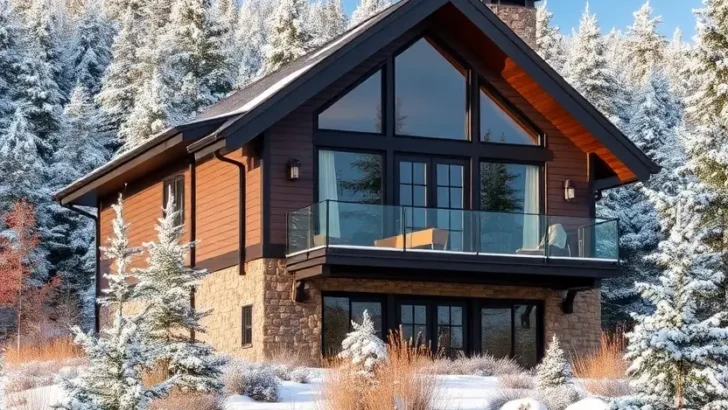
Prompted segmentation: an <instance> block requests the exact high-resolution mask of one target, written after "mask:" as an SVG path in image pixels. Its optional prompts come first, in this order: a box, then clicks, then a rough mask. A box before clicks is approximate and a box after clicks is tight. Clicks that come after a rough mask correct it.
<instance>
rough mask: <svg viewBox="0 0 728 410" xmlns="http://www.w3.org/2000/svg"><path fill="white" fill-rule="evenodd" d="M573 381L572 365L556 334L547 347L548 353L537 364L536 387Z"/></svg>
mask: <svg viewBox="0 0 728 410" xmlns="http://www.w3.org/2000/svg"><path fill="white" fill-rule="evenodd" d="M569 383H571V367H570V366H569V362H568V361H567V360H566V355H565V354H564V350H563V349H561V344H560V343H559V339H558V338H557V337H556V335H554V337H553V338H552V339H551V343H549V348H548V349H546V355H545V356H544V358H543V360H541V363H539V364H538V366H536V387H538V388H539V389H549V388H553V387H561V386H564V385H567V384H569Z"/></svg>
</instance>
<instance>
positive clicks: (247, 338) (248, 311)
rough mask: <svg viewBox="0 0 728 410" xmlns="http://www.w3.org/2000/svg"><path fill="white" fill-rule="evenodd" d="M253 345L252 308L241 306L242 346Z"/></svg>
mask: <svg viewBox="0 0 728 410" xmlns="http://www.w3.org/2000/svg"><path fill="white" fill-rule="evenodd" d="M252 344H253V307H252V306H243V346H250V345H252Z"/></svg>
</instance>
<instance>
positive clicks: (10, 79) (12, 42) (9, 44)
mask: <svg viewBox="0 0 728 410" xmlns="http://www.w3.org/2000/svg"><path fill="white" fill-rule="evenodd" d="M21 36H22V32H21V26H20V22H19V21H18V19H17V17H16V15H15V13H14V11H13V10H12V7H11V5H10V1H9V0H0V135H2V134H3V132H4V131H6V130H7V128H8V127H9V126H10V119H11V118H12V117H13V114H14V112H15V102H14V101H13V98H12V97H13V96H14V95H15V94H16V93H17V91H16V86H17V83H18V74H19V73H18V70H17V68H18V66H19V64H20V61H21V53H22V47H21ZM0 187H1V183H0ZM0 189H2V188H0Z"/></svg>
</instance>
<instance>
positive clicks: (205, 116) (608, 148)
mask: <svg viewBox="0 0 728 410" xmlns="http://www.w3.org/2000/svg"><path fill="white" fill-rule="evenodd" d="M448 4H450V5H452V6H454V7H455V8H456V9H457V10H458V11H459V13H461V14H462V15H463V16H465V17H466V18H467V19H468V20H469V21H470V22H471V23H472V24H473V25H474V26H476V27H477V29H478V30H479V31H480V32H481V33H482V34H484V35H485V36H487V38H488V39H489V40H491V41H492V43H494V44H495V46H497V47H498V48H499V49H500V50H502V52H503V53H505V54H506V55H507V56H508V57H509V58H510V59H511V60H512V61H513V62H514V63H515V64H516V65H517V66H518V68H519V69H521V70H522V71H523V72H525V74H527V75H528V76H530V77H531V78H532V79H533V80H534V81H535V82H536V83H537V86H538V87H540V88H542V89H543V90H545V91H546V92H547V93H548V94H549V96H550V97H552V98H553V100H554V103H556V104H558V105H559V106H560V107H562V108H563V110H565V112H566V113H568V114H569V115H570V116H573V117H574V118H576V119H577V120H578V121H579V123H580V125H581V126H583V128H584V132H585V133H588V134H590V135H591V136H593V137H594V139H595V140H596V143H598V144H599V145H600V147H601V153H598V155H599V156H600V158H602V160H604V161H605V162H607V163H610V162H611V163H620V164H624V166H625V167H626V168H627V169H628V170H629V172H626V173H624V174H621V175H620V174H618V178H615V179H614V181H613V182H610V186H617V185H621V184H624V183H628V182H632V181H634V180H636V179H640V180H645V179H647V178H649V175H650V174H653V173H656V172H658V171H659V167H658V166H657V165H656V164H655V163H654V162H653V161H652V160H650V159H649V158H648V157H647V156H646V155H645V154H644V153H643V152H642V151H641V150H640V149H639V148H637V147H636V146H635V145H634V144H633V143H632V142H631V141H630V140H629V139H628V138H627V137H626V136H625V135H624V134H623V133H622V132H621V131H620V130H619V129H618V128H617V127H615V126H614V125H613V124H612V123H611V122H610V121H609V120H607V119H606V118H605V117H604V115H602V114H601V113H600V112H599V111H598V110H597V109H596V108H594V107H593V106H592V105H591V104H590V103H589V102H588V101H587V100H586V99H585V98H584V97H583V96H582V95H581V94H580V93H579V92H578V91H576V90H575V89H574V88H573V87H571V86H570V85H569V84H568V83H567V82H566V81H565V80H564V79H563V78H562V77H561V76H560V75H559V74H558V73H556V71H555V70H554V69H553V68H551V67H550V66H549V64H548V63H546V62H545V61H543V59H542V58H541V57H539V56H538V55H537V54H536V52H535V51H534V50H532V49H531V48H530V47H529V46H528V45H527V44H526V43H525V42H524V41H523V40H522V39H521V38H520V37H519V36H518V35H516V34H515V33H514V32H513V31H512V30H511V29H510V27H508V26H507V25H506V24H505V23H503V21H501V19H500V18H499V17H498V16H497V15H495V13H494V12H493V11H492V10H490V9H489V8H488V7H487V6H486V5H485V4H483V3H482V2H481V1H480V0H400V1H399V2H397V3H394V4H393V5H391V6H390V7H388V8H387V9H385V10H383V11H381V12H380V13H378V14H376V15H374V16H372V17H370V18H369V19H368V20H365V21H364V22H362V23H360V24H359V25H357V26H356V27H354V28H352V29H350V30H348V31H347V32H345V33H344V34H342V35H341V36H339V37H338V38H336V39H334V40H332V41H330V42H329V43H327V44H325V45H324V46H322V47H321V48H319V49H317V50H315V51H313V52H311V53H309V54H307V55H305V56H303V57H301V58H299V59H297V60H295V61H293V62H291V63H290V64H288V65H286V66H283V67H281V68H280V69H279V70H277V71H275V72H273V73H271V74H269V75H267V76H265V77H263V78H261V79H259V80H257V81H255V82H253V83H251V84H250V85H248V86H246V87H245V88H243V89H241V90H239V91H236V92H234V93H232V94H231V95H230V96H228V97H227V98H225V99H223V100H221V101H219V102H218V103H216V104H214V105H212V106H210V107H209V108H208V109H206V110H205V111H204V112H203V113H201V114H200V115H198V117H197V118H196V119H195V120H194V121H192V122H190V123H188V124H183V125H181V126H178V127H173V128H171V129H169V130H167V131H165V132H164V133H161V134H159V135H158V136H156V138H154V139H152V141H150V143H149V144H145V145H158V143H159V139H160V138H161V137H163V136H167V138H168V137H169V136H171V135H174V134H176V133H178V132H179V129H184V128H186V127H190V126H194V125H195V124H199V123H202V124H216V125H215V127H214V131H212V130H211V132H209V133H208V134H205V135H206V136H204V137H200V135H199V134H197V135H195V138H194V140H197V141H194V140H192V141H189V143H188V144H186V148H187V151H188V152H190V153H195V155H196V156H197V157H198V158H199V157H204V156H206V155H209V154H210V153H211V152H213V151H216V150H218V149H223V148H224V149H227V150H233V149H235V148H238V147H241V146H243V145H244V144H245V143H247V142H249V141H251V140H252V139H253V138H255V137H256V136H258V135H260V134H261V133H263V132H264V131H265V130H266V129H268V128H269V127H271V126H272V125H273V124H275V123H276V122H277V121H279V120H281V119H282V118H284V117H285V116H286V115H288V114H289V113H291V112H292V111H293V110H295V109H296V108H297V107H299V106H300V105H301V104H303V103H305V102H306V101H308V100H309V99H311V98H313V97H314V96H315V95H316V94H318V93H319V92H321V91H322V90H324V89H325V88H326V87H327V86H329V85H330V84H331V83H333V82H334V81H336V80H337V79H338V78H340V77H341V76H343V75H345V74H346V73H348V72H349V71H351V70H352V69H354V68H355V67H357V66H358V65H359V64H361V63H362V62H364V61H365V60H366V59H367V58H368V57H370V56H371V55H373V54H374V53H375V52H377V51H378V50H380V49H381V48H383V47H385V46H386V45H387V44H389V43H390V42H392V41H394V40H395V39H397V38H398V37H400V36H402V35H403V34H405V33H406V32H407V31H408V30H410V29H412V28H413V27H415V26H416V25H417V24H419V23H421V22H423V21H424V20H426V19H427V18H428V17H429V16H431V15H432V14H434V13H435V12H437V11H438V10H439V9H441V8H443V7H444V6H446V5H448ZM218 124H219V125H218ZM155 141H156V142H157V144H154V143H155ZM575 143H576V142H575ZM576 145H578V146H580V148H582V149H584V148H585V147H588V146H593V145H594V142H592V141H587V144H586V145H584V144H582V145H579V144H576ZM137 151H139V152H137ZM142 151H143V150H135V152H134V153H133V154H134V155H141V153H142ZM587 152H588V151H587ZM134 155H130V154H126V156H125V158H129V157H133V156H134ZM122 162H123V161H122ZM110 165H111V164H107V166H105V167H106V168H113V166H110ZM102 168H104V167H102ZM97 175H98V172H97V171H94V172H92V173H91V174H89V175H88V176H87V177H86V178H83V179H81V180H79V181H76V182H74V184H73V185H71V186H69V187H67V188H65V189H64V190H62V191H60V192H59V193H58V194H56V195H55V197H56V198H57V199H58V198H60V199H62V200H63V198H64V197H65V196H67V195H68V194H69V193H70V192H72V191H73V190H74V189H77V188H76V187H79V186H81V185H83V184H84V183H85V182H89V181H92V180H93V179H94V178H97ZM610 186H603V188H608V187H610ZM63 202H64V203H68V202H70V201H67V200H63Z"/></svg>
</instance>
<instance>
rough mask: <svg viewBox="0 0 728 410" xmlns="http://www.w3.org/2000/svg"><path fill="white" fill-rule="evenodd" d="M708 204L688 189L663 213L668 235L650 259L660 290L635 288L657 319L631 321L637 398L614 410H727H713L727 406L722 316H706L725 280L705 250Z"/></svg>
mask: <svg viewBox="0 0 728 410" xmlns="http://www.w3.org/2000/svg"><path fill="white" fill-rule="evenodd" d="M709 196H710V195H709V194H708V193H707V192H705V191H704V188H702V187H700V186H697V185H695V186H691V187H688V188H687V189H685V190H683V191H682V192H681V193H680V194H679V196H678V197H677V198H676V201H675V202H674V206H669V207H664V208H662V209H664V210H665V213H664V214H662V215H661V216H662V218H664V221H665V226H671V228H670V230H669V232H667V233H666V239H665V240H664V241H662V242H660V246H659V251H658V252H657V253H656V254H655V255H654V256H653V258H654V259H655V261H656V262H657V263H658V264H659V265H660V266H661V267H662V268H663V269H664V270H663V274H662V275H661V276H660V281H659V283H657V284H648V283H641V284H639V285H638V289H639V291H640V293H641V294H642V297H644V298H645V299H646V300H647V301H648V302H649V303H651V304H652V305H654V306H655V312H654V313H653V314H651V315H636V316H635V319H636V320H637V326H635V328H634V330H633V331H632V332H631V333H630V334H628V338H629V345H628V348H627V356H626V357H627V359H628V360H630V361H631V362H632V364H631V366H630V368H629V370H628V374H629V375H630V376H632V377H633V382H632V385H633V388H634V391H635V393H636V394H635V397H633V398H631V399H629V400H624V401H623V402H622V403H619V406H618V408H625V409H645V410H646V409H651V410H668V409H675V408H679V409H683V408H691V409H693V408H695V409H702V408H706V409H707V408H715V409H718V408H725V407H722V406H717V404H718V403H721V402H722V403H728V402H725V400H726V398H728V390H726V386H725V384H724V383H725V379H724V378H723V375H724V372H725V368H726V367H725V366H726V364H728V352H726V350H725V348H724V346H725V345H726V344H727V343H728V329H727V328H725V327H724V323H725V319H726V312H725V311H715V310H712V309H710V298H711V296H714V295H715V294H716V293H719V292H720V287H721V283H722V282H723V281H724V278H725V277H724V275H723V274H722V273H721V272H720V269H719V266H720V255H719V254H718V253H715V252H712V251H711V250H710V248H709V246H707V245H706V244H705V243H704V239H705V238H706V236H707V235H709V232H708V230H707V229H705V228H702V227H701V219H702V217H701V213H702V212H705V211H706V210H707V205H708V204H709V203H710V198H709ZM711 403H713V404H712V405H711ZM704 406H713V407H704Z"/></svg>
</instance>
